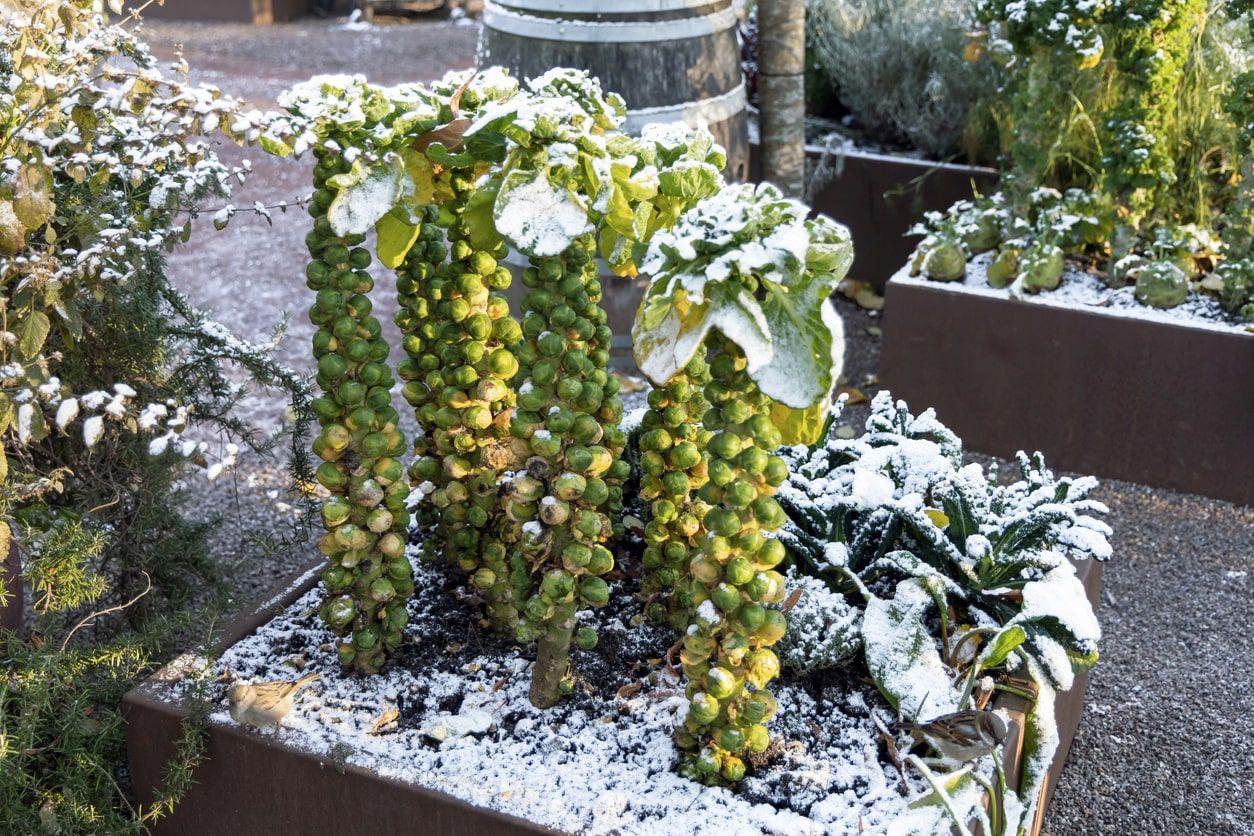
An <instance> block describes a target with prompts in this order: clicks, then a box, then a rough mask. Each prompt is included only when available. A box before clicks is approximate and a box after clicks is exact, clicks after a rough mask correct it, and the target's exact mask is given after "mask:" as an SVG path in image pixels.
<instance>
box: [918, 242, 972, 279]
mask: <svg viewBox="0 0 1254 836" xmlns="http://www.w3.org/2000/svg"><path fill="white" fill-rule="evenodd" d="M919 248H920V250H922V251H923V253H924V255H923V260H922V262H921V263H920V270H921V271H922V272H923V274H924V275H926V276H927V277H928V278H929V279H931V280H932V281H937V282H956V281H958V280H960V279H961V278H962V277H963V276H964V275H966V272H967V254H966V253H965V252H964V251H963V249H962V244H961V243H959V242H958V241H956V240H953V239H951V238H947V237H940V238H933V239H932V240H930V242H929V241H928V240H924V242H923V243H922V244H920V245H919Z"/></svg>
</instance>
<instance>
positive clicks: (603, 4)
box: [495, 0, 716, 22]
mask: <svg viewBox="0 0 1254 836" xmlns="http://www.w3.org/2000/svg"><path fill="white" fill-rule="evenodd" d="M714 2H716V0H597V2H596V8H595V10H589V8H588V5H589V4H588V0H499V2H497V3H496V4H495V5H497V6H499V7H505V8H508V9H513V10H515V11H521V12H568V13H572V14H592V13H594V12H595V13H597V14H612V15H619V14H622V15H625V14H632V13H640V14H648V13H650V12H680V11H683V10H684V9H695V8H700V7H701V6H709V5H710V4H711V3H714ZM664 22H669V21H664Z"/></svg>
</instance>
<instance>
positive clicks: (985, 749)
mask: <svg viewBox="0 0 1254 836" xmlns="http://www.w3.org/2000/svg"><path fill="white" fill-rule="evenodd" d="M897 728H898V729H903V730H908V731H909V732H910V733H911V734H912V735H914V737H915V739H916V740H919V739H921V740H925V741H927V743H928V745H929V746H931V747H932V748H933V749H935V750H936V751H937V752H940V753H941V754H942V755H944V756H945V757H947V758H953V759H954V760H956V761H971V760H975V759H976V758H980V757H983V756H984V755H988V754H992V752H993V750H994V749H996V748H997V747H998V746H1000V745H1001V743H1002V741H1003V740H1005V739H1006V735H1007V734H1008V733H1009V731H1010V730H1009V728H1008V727H1007V726H1006V721H1005V720H1004V719H1002V716H1001V715H1000V714H997V713H996V712H993V711H981V710H979V709H975V708H968V709H966V710H965V711H955V712H954V713H953V714H942V715H941V716H939V717H936V718H935V719H932V720H929V721H928V722H926V723H898V724H897Z"/></svg>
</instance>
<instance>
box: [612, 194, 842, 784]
mask: <svg viewBox="0 0 1254 836" xmlns="http://www.w3.org/2000/svg"><path fill="white" fill-rule="evenodd" d="M806 214H807V212H806V208H805V207H804V206H803V205H801V204H800V203H797V202H796V201H792V200H787V199H785V198H783V197H782V195H781V194H780V193H779V191H778V190H777V189H775V188H774V187H773V186H770V185H763V186H759V187H756V188H755V187H753V186H728V187H725V188H724V189H723V190H722V191H720V192H719V193H718V194H716V195H714V196H712V197H709V198H707V199H705V200H703V201H701V202H700V203H698V204H696V206H695V207H693V209H691V210H690V211H689V212H688V213H686V214H685V215H684V216H683V217H682V218H681V219H680V221H679V223H678V224H677V225H676V227H675V228H674V229H673V230H670V231H666V232H661V233H659V234H658V235H657V236H656V237H655V238H654V240H653V242H652V244H651V246H650V249H649V253H648V256H647V258H646V259H645V261H644V264H643V270H644V272H645V273H647V274H648V275H650V276H651V277H652V283H651V285H650V287H649V289H648V290H647V292H646V295H645V300H644V302H643V303H642V305H641V307H640V313H639V315H638V316H637V319H636V324H635V328H634V337H635V351H636V359H637V362H638V364H639V365H640V368H641V369H642V370H643V371H644V372H645V373H646V374H647V375H648V376H649V377H650V378H651V379H652V380H653V382H654V383H655V384H656V385H658V386H659V387H662V389H660V390H658V391H662V392H664V395H663V396H658V397H655V399H654V402H653V403H654V409H655V410H658V409H660V412H659V413H658V415H659V418H660V421H659V423H660V425H661V426H658V427H655V428H647V429H646V432H645V434H644V435H642V436H641V446H642V454H641V464H642V470H643V471H644V476H643V477H642V491H643V490H644V489H648V488H651V487H653V485H652V483H651V481H650V480H651V479H656V480H657V485H656V487H657V488H658V489H659V490H662V491H666V492H668V493H669V494H671V495H672V496H678V497H680V498H681V499H682V498H684V496H685V494H686V492H689V491H692V490H693V488H694V487H695V486H694V481H696V482H699V483H700V484H699V487H698V488H697V489H696V498H697V499H698V500H699V501H700V502H701V503H702V506H701V507H700V508H699V510H698V513H701V512H704V514H703V516H702V517H701V518H700V519H699V527H698V528H697V529H696V530H695V531H693V532H692V533H688V532H687V529H688V527H689V525H688V523H686V522H684V523H683V524H682V527H679V526H677V528H678V530H677V531H674V532H672V531H671V530H670V529H667V530H665V531H663V530H662V529H660V528H655V531H654V532H653V533H652V534H650V532H648V531H646V537H648V538H649V539H657V540H659V541H664V542H663V543H661V545H662V547H663V549H667V548H669V549H671V551H672V553H673V555H674V556H675V557H676V558H678V560H677V562H679V561H682V559H683V558H684V557H687V558H688V563H687V566H686V568H685V571H686V575H687V577H686V578H683V579H682V580H679V582H678V584H677V588H676V591H675V593H674V595H675V598H676V599H677V600H678V601H679V602H681V605H682V607H683V608H681V610H680V612H683V610H684V609H686V608H687V607H691V608H692V610H691V612H692V616H691V622H690V626H689V628H688V630H687V631H686V632H685V633H684V635H683V638H682V642H683V648H682V650H681V653H680V659H681V661H682V663H683V669H684V672H685V674H686V675H687V677H688V679H689V684H688V688H687V695H688V698H689V708H688V713H687V716H686V718H685V720H684V722H683V725H682V727H681V728H679V729H678V730H677V731H676V743H677V745H678V746H679V747H680V748H681V749H683V750H684V751H685V752H686V756H685V760H684V766H683V771H684V772H685V774H688V775H689V776H691V777H694V778H697V779H700V780H703V781H707V782H711V783H717V782H735V781H738V780H739V779H740V778H741V777H742V776H743V775H744V771H745V761H744V759H743V758H744V755H746V754H747V753H756V752H761V751H762V750H763V749H765V748H766V746H767V745H768V742H769V740H768V736H767V731H766V727H765V726H764V725H763V723H765V722H766V721H767V720H769V719H770V717H771V716H772V715H773V714H774V712H775V700H774V698H773V697H772V696H771V694H770V692H769V691H768V690H767V688H766V685H767V683H769V682H770V681H771V680H772V679H774V678H775V677H776V675H777V674H778V673H779V660H778V658H777V657H776V656H775V653H774V652H773V651H772V650H771V645H773V644H775V642H776V641H778V640H779V638H780V637H781V636H782V635H783V633H784V630H785V626H786V622H785V618H784V615H783V614H782V613H781V612H780V610H779V609H777V608H773V607H772V606H771V605H773V604H778V603H780V602H781V601H782V600H783V598H784V594H785V591H784V580H783V576H782V575H780V573H779V572H778V571H776V567H777V566H779V564H780V563H781V562H782V561H783V559H784V556H785V550H784V547H783V544H782V543H781V542H780V541H779V540H778V539H776V538H775V537H774V536H772V535H773V532H775V531H777V530H778V529H779V528H780V527H781V526H782V525H783V523H784V514H783V511H782V509H781V508H780V507H779V504H778V503H777V502H776V501H775V499H774V498H773V496H772V494H774V493H775V491H776V489H777V488H778V487H779V486H780V485H781V484H782V483H783V482H784V480H785V479H786V478H787V476H788V469H787V466H786V465H785V463H784V461H783V460H782V459H780V458H779V457H778V456H775V455H773V453H774V450H775V449H776V448H777V447H779V446H780V445H781V444H782V443H785V442H788V443H798V442H803V441H812V440H813V439H814V438H815V437H816V436H817V435H818V432H819V430H820V429H821V427H822V426H823V421H824V418H825V415H826V411H827V409H828V406H829V405H830V399H831V391H832V388H833V386H834V384H835V379H836V377H837V375H838V374H839V368H840V365H841V363H840V360H841V351H842V348H843V346H842V341H843V334H842V332H841V328H840V320H839V318H838V317H836V316H835V314H834V312H833V311H832V310H831V308H830V306H829V305H828V304H827V301H826V300H827V296H828V294H829V293H830V292H831V290H832V288H833V287H834V286H835V284H836V282H837V281H839V280H840V278H841V277H843V275H844V273H845V272H846V271H847V270H848V267H849V264H850V261H851V260H852V247H851V245H850V242H849V236H848V232H847V231H846V230H845V229H844V228H843V227H840V226H838V225H836V224H833V223H832V222H830V221H828V220H827V219H825V218H818V219H816V220H813V221H807V220H806ZM703 360H704V361H705V362H702V361H703ZM694 363H696V365H694ZM707 365H708V374H709V378H708V380H707V381H706V383H705V387H704V392H703V393H701V395H702V396H703V398H701V397H699V396H698V395H697V393H696V392H695V390H694V387H693V386H692V385H691V377H692V376H693V375H695V374H696V373H698V372H702V371H704V369H703V367H704V366H707ZM680 394H685V395H687V396H688V398H689V403H688V405H687V406H686V407H685V409H687V410H690V411H691V410H698V409H702V408H704V414H703V416H702V420H701V429H702V432H704V433H708V434H709V440H708V443H707V445H706V447H707V451H708V454H707V457H706V460H705V461H704V462H702V461H701V460H700V456H699V451H698V449H697V447H696V445H695V443H692V442H691V441H687V440H685V439H683V438H678V439H677V438H674V437H672V433H671V432H670V430H669V426H668V425H670V424H671V421H667V419H666V416H667V413H666V410H667V409H668V408H670V409H674V408H675V407H674V406H671V405H670V401H671V399H672V398H678V396H679V395H680ZM702 399H703V400H704V401H705V403H701V400H702ZM679 414H682V413H677V412H672V413H671V415H672V416H673V418H672V421H674V420H677V418H678V415H679ZM676 442H678V443H676ZM688 445H691V446H688ZM658 448H661V449H658ZM687 451H691V455H689V453H688V452H687ZM653 454H657V458H656V459H651V460H649V461H651V464H650V463H647V461H646V457H649V456H651V455H653ZM665 454H670V458H667V457H666V455H665ZM698 465H704V470H705V473H699V472H698V473H697V474H695V475H696V476H697V477H698V478H697V479H696V480H694V479H693V476H694V474H693V473H692V472H691V471H692V468H693V467H695V466H698ZM651 470H656V471H660V475H655V474H654V473H651V472H650V471H651ZM667 482H671V483H673V484H670V485H668V484H666V483H667ZM672 509H674V511H675V512H676V514H677V513H678V511H679V510H680V509H679V506H676V505H675V503H674V500H673V499H671V498H669V497H660V498H659V500H658V501H656V502H655V505H654V519H653V522H652V523H651V525H653V526H657V524H658V523H659V520H660V521H661V522H662V523H664V524H668V523H670V522H672ZM658 511H661V512H662V513H661V515H659V514H658ZM692 516H693V518H694V519H696V518H697V514H693V515H692ZM673 519H674V520H678V519H679V518H678V516H675V517H674V518H673ZM690 544H691V545H695V546H696V548H695V549H689V545H690ZM681 548H682V549H683V552H682V554H681V552H680V549H681ZM663 557H665V552H663ZM655 559H656V558H655Z"/></svg>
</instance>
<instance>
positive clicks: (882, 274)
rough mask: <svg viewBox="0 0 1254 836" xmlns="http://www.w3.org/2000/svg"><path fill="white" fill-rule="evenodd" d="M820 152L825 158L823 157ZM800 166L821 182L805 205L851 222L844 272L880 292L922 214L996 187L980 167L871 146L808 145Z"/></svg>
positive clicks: (754, 150)
mask: <svg viewBox="0 0 1254 836" xmlns="http://www.w3.org/2000/svg"><path fill="white" fill-rule="evenodd" d="M825 158H826V159H825ZM806 168H807V171H808V172H809V173H810V174H813V173H814V172H815V171H816V170H819V169H822V170H823V172H826V173H822V172H820V181H819V182H818V183H815V184H814V185H812V186H811V187H810V190H809V194H808V195H807V197H806V200H807V202H808V203H809V204H810V207H811V208H812V209H814V211H816V212H821V213H822V214H824V215H827V216H828V217H829V218H831V219H832V220H835V221H839V222H840V223H842V224H844V225H845V226H847V227H849V232H850V233H851V234H852V235H853V266H852V267H851V268H850V270H849V276H850V278H854V279H858V280H859V281H863V282H868V283H870V284H872V285H874V287H875V289H876V290H878V291H880V292H883V290H884V285H885V283H886V282H887V281H888V279H889V278H890V277H891V276H892V275H893V274H894V273H896V272H897V270H898V269H899V268H900V267H901V264H902V262H903V261H904V260H905V258H906V256H908V255H909V254H910V251H911V250H912V249H913V247H914V241H915V240H916V239H915V238H907V232H908V231H909V229H910V227H911V226H913V225H914V224H915V223H917V222H918V221H920V220H921V219H922V218H923V213H924V212H931V211H936V212H943V211H945V210H946V209H948V208H949V207H950V206H952V205H953V204H954V203H955V202H956V201H959V200H962V199H964V198H970V197H971V196H972V195H973V194H974V193H975V191H976V190H978V191H980V192H981V193H983V194H990V193H992V192H994V191H996V189H997V178H998V175H997V172H996V171H995V170H993V169H991V168H983V167H980V166H970V165H957V164H954V163H938V162H933V161H930V160H918V159H913V158H911V157H901V156H895V155H892V154H878V153H874V152H871V151H858V150H847V149H839V150H835V151H832V152H828V151H827V150H826V149H824V148H823V147H822V146H818V145H807V146H806ZM749 173H750V179H752V180H754V181H755V182H756V181H759V180H761V179H762V162H761V154H760V153H759V147H758V144H757V140H756V138H752V139H751V144H750V146H749Z"/></svg>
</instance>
